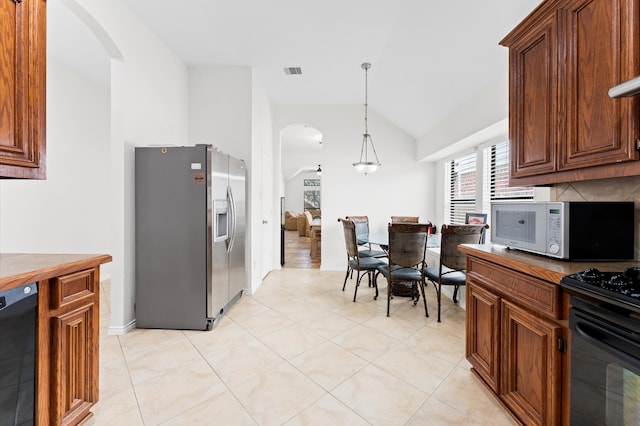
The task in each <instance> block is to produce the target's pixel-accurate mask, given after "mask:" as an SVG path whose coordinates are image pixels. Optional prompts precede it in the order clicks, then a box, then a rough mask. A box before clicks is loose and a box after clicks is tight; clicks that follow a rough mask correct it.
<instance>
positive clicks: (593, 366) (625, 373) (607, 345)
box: [569, 300, 640, 426]
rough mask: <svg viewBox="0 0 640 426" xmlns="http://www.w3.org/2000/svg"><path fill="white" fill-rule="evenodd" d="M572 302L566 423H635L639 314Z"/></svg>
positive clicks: (639, 387) (638, 421) (638, 412)
mask: <svg viewBox="0 0 640 426" xmlns="http://www.w3.org/2000/svg"><path fill="white" fill-rule="evenodd" d="M573 304H574V307H573V308H571V310H570V315H569V324H570V327H571V407H570V416H571V424H572V425H607V426H614V425H625V426H626V425H636V426H637V425H640V340H639V339H640V334H638V324H639V323H640V319H638V318H636V319H634V318H629V317H628V316H622V315H621V316H620V317H619V318H617V317H615V315H606V316H601V315H599V314H594V313H593V312H590V311H591V309H589V305H590V304H584V305H583V304H582V303H580V301H575V300H574V301H573ZM585 306H586V307H587V309H584V310H583V309H580V307H585Z"/></svg>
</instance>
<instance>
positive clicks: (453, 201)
mask: <svg viewBox="0 0 640 426" xmlns="http://www.w3.org/2000/svg"><path fill="white" fill-rule="evenodd" d="M449 184H450V185H449V188H450V189H449V197H450V198H449V202H450V204H449V222H450V223H464V219H465V215H466V213H470V212H473V211H475V210H476V154H475V153H472V154H468V155H465V156H463V157H458V158H455V159H453V160H451V161H450V162H449Z"/></svg>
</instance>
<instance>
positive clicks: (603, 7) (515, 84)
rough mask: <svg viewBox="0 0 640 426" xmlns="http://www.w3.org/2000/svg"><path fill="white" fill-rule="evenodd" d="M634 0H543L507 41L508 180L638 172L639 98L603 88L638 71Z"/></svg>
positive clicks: (544, 181) (519, 181) (571, 178)
mask: <svg viewBox="0 0 640 426" xmlns="http://www.w3.org/2000/svg"><path fill="white" fill-rule="evenodd" d="M639 9H640V6H639V5H638V1H637V0H606V1H603V0H547V1H545V2H543V3H541V4H540V6H538V8H536V9H535V10H534V11H533V12H532V13H531V14H530V15H529V16H528V17H527V18H526V19H525V20H524V21H522V22H521V23H520V24H519V25H518V26H517V27H516V28H515V29H514V30H513V31H512V32H511V33H509V35H507V36H506V37H505V39H504V40H502V41H501V44H503V45H504V46H507V47H509V69H510V71H509V76H510V77H509V85H510V94H509V123H510V130H509V137H510V140H511V184H514V185H522V184H524V185H527V184H534V185H535V184H549V183H557V182H571V181H577V180H587V179H600V178H606V177H613V176H630V175H640V161H637V160H638V159H639V158H640V157H639V155H638V151H637V150H636V140H637V139H638V137H639V136H640V135H639V133H640V128H639V127H640V109H639V106H640V98H638V97H633V98H621V99H611V98H610V97H609V95H608V90H609V89H610V88H611V87H613V86H615V85H617V84H620V83H622V82H624V81H626V80H629V79H631V78H633V77H636V76H638V75H640V66H639V64H640V59H639V56H640V55H639V53H640V50H639V49H638V41H639V40H640V34H639V30H640V27H639V19H638V16H639V12H640V10H639Z"/></svg>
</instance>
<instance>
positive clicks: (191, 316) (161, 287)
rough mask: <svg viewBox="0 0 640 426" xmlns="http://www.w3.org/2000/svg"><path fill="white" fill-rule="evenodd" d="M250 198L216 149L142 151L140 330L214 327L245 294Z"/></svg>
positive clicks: (240, 169)
mask: <svg viewBox="0 0 640 426" xmlns="http://www.w3.org/2000/svg"><path fill="white" fill-rule="evenodd" d="M245 194H246V166H245V163H244V161H242V160H239V159H236V158H233V157H230V156H228V155H226V154H224V153H222V152H220V151H219V150H218V149H216V148H213V147H212V146H210V145H196V146H180V147H178V146H166V147H162V146H157V147H156V146H153V147H136V148H135V258H136V261H135V268H136V270H135V277H136V282H135V288H136V296H135V314H136V327H139V328H166V329H192V330H205V329H206V330H210V329H211V328H212V327H213V325H214V323H215V322H216V321H217V320H218V318H219V317H220V316H221V315H222V314H223V313H224V311H225V310H226V309H228V308H229V307H230V306H231V304H233V303H234V302H235V301H236V300H237V299H238V298H239V297H240V296H241V294H242V290H243V289H244V288H245V282H246V278H245V277H246V273H245V235H246V232H245V225H246V222H245V218H246V208H245V206H246V203H245Z"/></svg>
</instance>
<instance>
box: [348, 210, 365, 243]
mask: <svg viewBox="0 0 640 426" xmlns="http://www.w3.org/2000/svg"><path fill="white" fill-rule="evenodd" d="M346 219H348V220H350V221H352V222H353V223H354V224H355V226H356V240H357V241H358V244H360V245H363V244H366V242H367V241H369V217H367V216H347V217H346Z"/></svg>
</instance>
